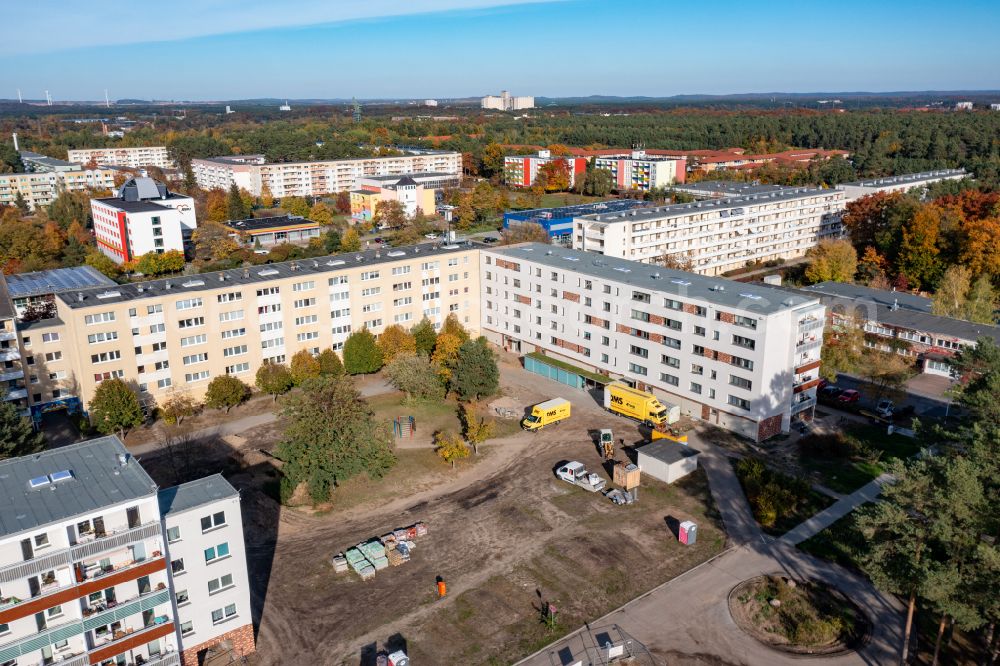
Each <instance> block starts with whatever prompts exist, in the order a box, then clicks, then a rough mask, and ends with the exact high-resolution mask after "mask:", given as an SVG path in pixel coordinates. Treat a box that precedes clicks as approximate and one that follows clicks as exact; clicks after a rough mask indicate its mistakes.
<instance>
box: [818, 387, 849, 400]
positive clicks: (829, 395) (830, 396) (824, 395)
mask: <svg viewBox="0 0 1000 666" xmlns="http://www.w3.org/2000/svg"><path fill="white" fill-rule="evenodd" d="M843 392H844V389H842V388H840V387H839V386H834V385H833V384H828V385H826V386H824V387H823V388H821V389H820V390H819V392H818V396H819V399H820V400H836V399H837V396H839V395H840V394H841V393H843Z"/></svg>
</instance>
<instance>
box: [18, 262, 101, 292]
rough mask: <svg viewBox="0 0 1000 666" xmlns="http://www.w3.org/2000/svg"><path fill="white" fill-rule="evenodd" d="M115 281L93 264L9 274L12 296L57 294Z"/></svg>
mask: <svg viewBox="0 0 1000 666" xmlns="http://www.w3.org/2000/svg"><path fill="white" fill-rule="evenodd" d="M114 284H115V281H114V280H112V279H111V278H109V277H107V276H106V275H104V274H103V273H101V272H100V271H99V270H97V269H96V268H93V267H92V266H73V267H72V268H53V269H51V270H47V271H34V272H31V273H15V274H13V275H8V276H7V289H8V291H10V296H11V298H25V297H28V296H41V295H43V294H57V293H59V292H60V291H67V290H69V289H86V288H89V287H101V286H109V285H114Z"/></svg>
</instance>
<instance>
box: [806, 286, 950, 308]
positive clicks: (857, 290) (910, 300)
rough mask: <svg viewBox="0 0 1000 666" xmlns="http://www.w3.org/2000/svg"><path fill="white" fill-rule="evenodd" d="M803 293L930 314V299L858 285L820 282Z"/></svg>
mask: <svg viewBox="0 0 1000 666" xmlns="http://www.w3.org/2000/svg"><path fill="white" fill-rule="evenodd" d="M802 289H803V290H804V291H814V292H817V293H819V294H823V295H830V296H837V297H840V298H849V299H851V300H867V301H871V302H873V303H875V304H877V305H884V306H885V307H893V306H897V307H900V308H905V309H907V310H913V311H914V312H925V313H927V314H930V313H931V304H932V301H931V299H929V298H927V297H926V296H918V295H917V294H910V293H907V292H905V291H895V290H893V291H890V290H888V289H872V288H871V287H865V286H863V285H860V284H846V283H844V282H832V281H827V282H820V283H818V284H813V285H809V286H808V287H803V288H802Z"/></svg>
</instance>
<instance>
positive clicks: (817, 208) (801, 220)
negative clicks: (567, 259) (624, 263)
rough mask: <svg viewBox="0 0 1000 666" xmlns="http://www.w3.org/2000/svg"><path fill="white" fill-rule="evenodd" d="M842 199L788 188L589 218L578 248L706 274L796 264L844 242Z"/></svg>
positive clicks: (582, 221)
mask: <svg viewBox="0 0 1000 666" xmlns="http://www.w3.org/2000/svg"><path fill="white" fill-rule="evenodd" d="M843 211H844V193H843V192H841V191H839V190H824V189H811V188H797V187H789V188H782V189H780V190H779V191H771V192H761V193H756V194H746V195H741V196H733V197H726V198H723V199H716V200H711V201H698V202H695V203H687V204H672V205H668V206H659V207H656V208H638V209H633V210H628V211H620V212H614V213H599V214H593V215H584V216H581V217H578V218H576V219H574V221H573V248H574V249H578V250H586V251H588V252H596V253H599V254H603V255H605V256H608V257H619V258H622V259H632V260H634V261H641V262H644V263H657V262H660V261H663V260H665V259H668V258H669V259H672V260H675V261H678V262H681V263H682V264H685V263H686V264H688V265H690V267H691V268H690V270H692V271H693V272H695V273H700V274H703V275H719V274H721V273H725V272H726V271H731V270H734V269H739V268H743V267H745V266H746V265H747V264H748V263H750V262H764V261H770V260H774V259H794V258H796V257H801V256H803V255H804V254H805V253H806V252H807V251H808V250H809V248H811V247H814V246H816V245H817V244H818V243H819V242H820V241H821V240H825V239H836V238H841V237H842V236H843V224H842V216H843Z"/></svg>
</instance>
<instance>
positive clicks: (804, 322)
mask: <svg viewBox="0 0 1000 666" xmlns="http://www.w3.org/2000/svg"><path fill="white" fill-rule="evenodd" d="M821 328H823V318H822V317H815V316H813V315H809V316H808V317H803V318H802V319H800V320H799V333H808V332H809V331H815V330H818V329H821Z"/></svg>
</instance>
